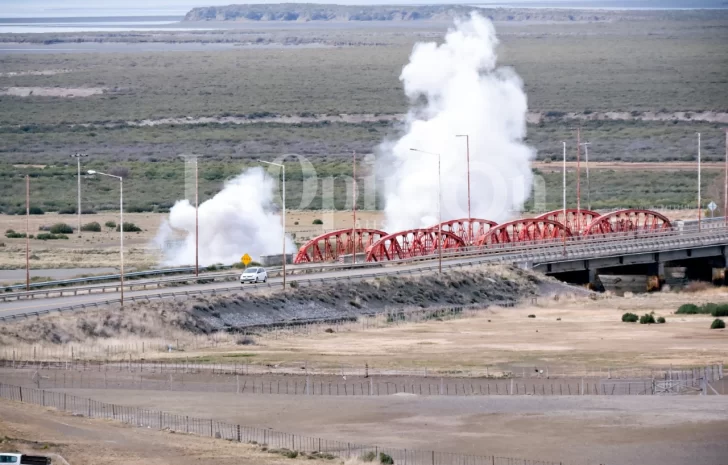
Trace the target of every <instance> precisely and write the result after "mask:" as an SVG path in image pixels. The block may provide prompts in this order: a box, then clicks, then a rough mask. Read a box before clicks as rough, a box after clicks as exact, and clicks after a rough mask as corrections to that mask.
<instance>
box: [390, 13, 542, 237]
mask: <svg viewBox="0 0 728 465" xmlns="http://www.w3.org/2000/svg"><path fill="white" fill-rule="evenodd" d="M497 44H498V39H497V38H496V34H495V29H494V27H493V24H492V23H491V22H490V21H489V20H487V19H485V18H482V17H481V16H479V15H477V14H475V13H473V14H471V16H470V17H469V18H467V19H465V20H462V21H456V23H455V27H454V28H453V29H451V30H449V31H448V33H447V35H446V36H445V40H444V42H443V43H442V44H439V45H438V44H436V43H434V42H428V43H418V44H416V45H415V47H414V49H413V51H412V54H411V56H410V61H409V63H408V64H407V65H406V66H405V67H404V68H403V69H402V73H401V75H400V80H401V81H402V82H403V85H404V91H405V94H406V95H407V97H408V98H409V100H410V102H411V109H410V111H409V113H408V115H407V118H406V121H405V123H404V127H403V135H401V137H400V138H399V139H398V140H395V141H385V142H384V143H382V144H381V145H380V147H379V154H378V155H379V157H378V159H379V160H378V173H379V176H380V177H381V178H382V179H383V181H384V189H385V193H384V194H385V195H384V199H385V215H386V220H385V222H386V226H385V228H386V230H387V231H399V230H403V229H410V228H419V227H426V226H431V225H434V224H437V213H438V207H437V205H438V197H437V192H438V169H437V156H435V155H428V154H425V153H421V152H415V151H412V150H411V149H417V150H422V151H427V152H432V153H439V154H440V156H441V164H442V167H441V172H442V219H443V221H446V220H449V219H456V218H463V217H467V216H468V210H467V196H468V193H467V164H466V139H465V138H464V137H456V136H457V135H465V134H467V135H468V136H469V139H470V171H471V175H470V180H471V203H472V206H471V211H472V215H471V216H472V217H474V218H486V219H490V220H493V221H497V222H502V221H504V220H507V219H508V218H510V217H511V216H513V215H514V214H515V212H517V211H520V209H521V208H522V207H523V204H524V202H525V201H526V200H527V198H528V196H529V192H530V188H531V183H532V173H531V167H530V161H531V160H532V159H533V158H534V157H535V151H534V150H533V149H531V148H530V147H528V146H526V145H525V144H524V143H523V138H524V137H525V135H526V111H527V102H526V94H525V93H524V91H523V83H522V81H521V79H520V78H519V77H518V76H517V75H516V74H515V72H514V71H513V70H511V69H509V68H499V67H497V66H496V58H497V57H496V50H495V48H496V46H497Z"/></svg>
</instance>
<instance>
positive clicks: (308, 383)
mask: <svg viewBox="0 0 728 465" xmlns="http://www.w3.org/2000/svg"><path fill="white" fill-rule="evenodd" d="M108 368H109V367H108V366H107V367H104V370H102V371H92V370H89V371H74V370H56V369H53V368H52V367H50V368H49V367H48V366H46V367H45V368H42V369H41V368H37V367H36V368H35V369H28V368H27V367H26V368H25V369H21V368H16V369H15V370H13V369H9V370H4V372H3V379H4V380H5V381H6V382H10V383H14V384H18V385H22V386H34V387H36V388H38V389H42V388H46V389H128V390H153V391H178V392H217V393H234V394H279V395H309V396H384V395H393V394H414V395H419V396H493V395H534V396H536V395H538V396H573V395H590V396H591V395H602V396H608V395H612V396H614V395H656V394H658V395H664V394H684V393H697V392H698V391H701V390H702V388H703V386H704V382H706V383H711V382H714V381H718V380H720V379H722V367H721V366H719V365H717V366H710V367H703V368H701V369H694V370H682V371H673V372H672V373H671V375H670V378H667V377H664V378H642V379H600V378H580V379H579V378H576V379H547V378H535V379H522V378H510V379H500V380H496V379H491V378H445V377H440V378H439V379H438V378H436V377H428V378H423V377H402V376H376V377H375V376H369V377H361V376H359V377H351V376H349V377H347V376H343V377H342V376H332V375H304V374H299V375H280V374H274V375H237V374H219V373H218V374H211V373H209V372H207V373H205V372H198V373H171V372H170V373H160V372H155V371H149V370H148V371H138V372H130V371H114V370H109V369H108ZM667 387H669V389H668V388H667Z"/></svg>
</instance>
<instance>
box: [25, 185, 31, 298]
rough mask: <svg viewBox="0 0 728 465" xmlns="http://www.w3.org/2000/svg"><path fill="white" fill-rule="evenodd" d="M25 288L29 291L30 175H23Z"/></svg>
mask: <svg viewBox="0 0 728 465" xmlns="http://www.w3.org/2000/svg"><path fill="white" fill-rule="evenodd" d="M25 290H26V291H30V175H27V174H26V175H25Z"/></svg>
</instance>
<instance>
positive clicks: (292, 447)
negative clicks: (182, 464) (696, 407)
mask: <svg viewBox="0 0 728 465" xmlns="http://www.w3.org/2000/svg"><path fill="white" fill-rule="evenodd" d="M0 397H1V398H3V399H9V400H13V401H18V402H23V403H28V404H34V405H39V406H43V407H51V408H55V409H57V410H60V411H63V412H68V413H71V414H73V415H78V416H85V417H88V418H101V419H106V420H115V421H120V422H122V423H125V424H129V425H132V426H137V427H146V428H154V429H158V430H163V431H175V432H179V433H186V434H193V435H197V436H206V437H211V438H217V439H224V440H228V441H235V442H239V443H247V444H252V445H257V446H260V447H261V448H265V449H266V450H268V451H269V452H278V453H282V454H284V455H288V456H290V457H295V456H299V455H304V454H305V455H307V456H309V457H311V458H336V457H339V458H343V459H347V460H348V459H353V458H363V457H369V458H373V457H377V458H379V457H381V456H380V454H385V455H387V456H389V457H391V458H392V459H393V463H395V464H407V465H564V463H563V462H551V461H544V460H527V459H520V458H513V457H496V456H487V455H465V454H458V453H449V452H437V451H432V450H418V449H399V448H391V447H380V446H372V445H364V444H357V443H352V442H344V441H337V440H331V439H323V438H316V437H309V436H303V435H298V434H291V433H285V432H280V431H275V430H272V429H268V428H256V427H250V426H243V425H234V424H230V423H225V422H221V421H217V420H213V419H204V418H196V417H190V416H187V415H179V414H174V413H168V412H163V411H161V410H150V409H143V408H139V407H130V406H123V405H116V404H109V403H105V402H100V401H96V400H93V399H88V398H83V397H78V396H74V395H71V394H67V393H62V392H52V391H46V390H42V389H35V388H29V387H22V386H15V385H10V384H5V383H0ZM369 461H371V460H369Z"/></svg>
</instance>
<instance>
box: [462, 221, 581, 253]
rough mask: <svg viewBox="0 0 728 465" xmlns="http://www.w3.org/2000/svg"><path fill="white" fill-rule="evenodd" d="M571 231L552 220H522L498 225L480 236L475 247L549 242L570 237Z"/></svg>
mask: <svg viewBox="0 0 728 465" xmlns="http://www.w3.org/2000/svg"><path fill="white" fill-rule="evenodd" d="M571 235H572V234H571V230H570V229H569V228H567V227H566V226H564V225H563V224H562V223H560V222H558V221H554V220H546V219H537V218H523V219H520V220H515V221H510V222H508V223H503V224H499V225H498V226H496V227H495V228H493V229H491V230H490V231H488V232H487V233H486V234H484V235H482V236H480V237H479V238H478V239H477V240H476V241H475V245H477V246H478V247H488V246H491V245H498V244H509V243H516V242H535V241H551V240H556V239H563V238H564V236H566V237H571Z"/></svg>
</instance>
